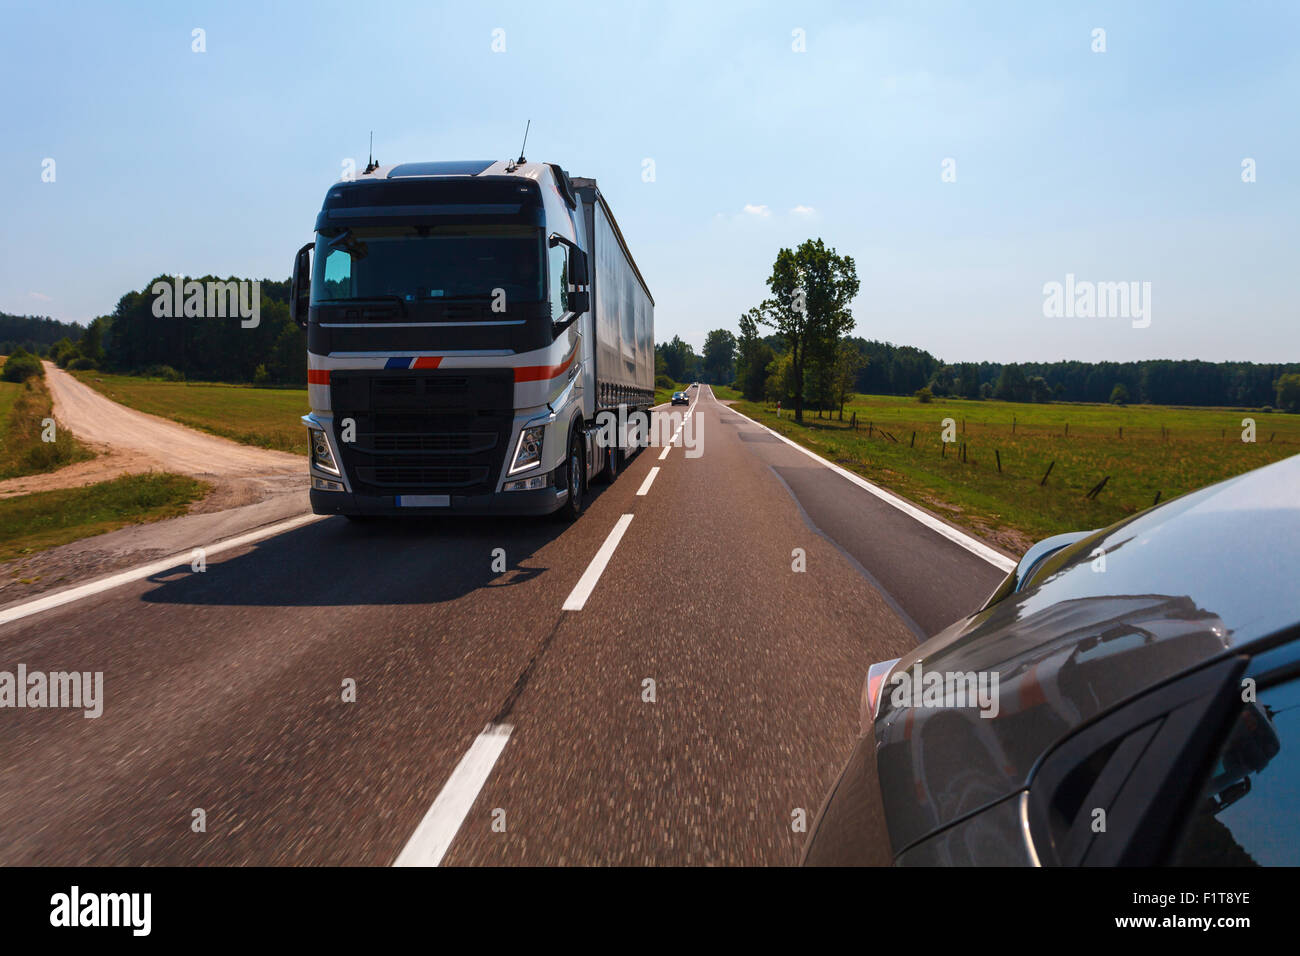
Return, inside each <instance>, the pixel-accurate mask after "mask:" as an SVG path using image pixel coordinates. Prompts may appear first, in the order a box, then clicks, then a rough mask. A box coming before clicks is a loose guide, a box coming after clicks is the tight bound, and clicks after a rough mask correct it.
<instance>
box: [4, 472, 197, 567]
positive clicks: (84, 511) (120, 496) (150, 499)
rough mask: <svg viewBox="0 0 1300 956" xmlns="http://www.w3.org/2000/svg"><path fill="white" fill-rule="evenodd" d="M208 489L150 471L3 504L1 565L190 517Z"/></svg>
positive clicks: (39, 494)
mask: <svg viewBox="0 0 1300 956" xmlns="http://www.w3.org/2000/svg"><path fill="white" fill-rule="evenodd" d="M208 487H209V486H208V485H207V484H205V483H204V482H202V481H195V480H194V479H193V478H186V477H183V476H181V475H169V474H164V473H157V472H150V473H149V474H147V475H126V476H125V477H122V478H116V479H114V480H113V481H104V482H100V483H99V484H97V485H86V486H85V487H82V488H62V489H59V490H57V491H40V492H37V493H36V494H31V495H21V496H19V497H15V498H3V499H0V561H8V560H10V559H12V558H16V557H20V556H22V555H25V554H31V553H33V552H35V551H41V550H44V549H45V548H53V547H56V546H58V545H60V544H66V543H67V542H69V541H76V540H78V539H80V538H88V537H90V536H92V535H97V534H103V533H105V532H106V531H113V530H116V529H117V528H122V527H125V526H126V525H129V524H140V523H141V522H145V521H159V520H161V519H163V518H172V517H175V516H177V515H182V514H184V513H185V512H186V510H187V509H188V507H189V505H190V503H191V502H193V501H197V500H198V499H199V498H202V497H203V496H204V495H205V494H206V493H207V491H208Z"/></svg>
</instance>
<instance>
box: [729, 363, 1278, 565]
mask: <svg viewBox="0 0 1300 956" xmlns="http://www.w3.org/2000/svg"><path fill="white" fill-rule="evenodd" d="M715 391H717V390H716V389H715ZM719 397H722V396H721V395H719ZM736 408H737V409H738V410H739V411H742V412H744V413H745V414H746V415H749V416H750V417H751V418H756V419H758V420H759V421H761V422H762V423H763V424H765V425H767V426H769V427H771V428H775V429H776V430H778V431H780V432H781V433H782V434H784V435H786V436H787V437H789V438H791V439H793V440H795V441H797V442H799V443H800V444H802V445H804V446H805V447H807V448H809V449H810V450H812V451H815V452H817V453H818V454H819V455H822V456H823V457H825V458H828V459H830V460H831V461H834V462H836V463H837V464H840V465H842V466H843V467H846V468H849V469H851V470H853V471H856V472H858V473H859V474H861V475H863V476H864V477H866V478H869V479H871V480H873V481H876V482H878V483H879V484H882V485H884V486H886V487H888V488H890V489H892V490H894V491H897V492H899V493H900V494H902V495H904V496H905V497H908V498H911V499H912V500H914V501H916V502H918V503H920V504H922V505H924V506H926V507H928V508H930V509H931V510H933V511H935V512H937V513H939V514H941V515H943V516H944V517H946V518H948V519H949V520H951V521H952V522H953V523H955V524H958V525H961V526H964V527H966V528H969V529H970V530H972V531H974V532H976V533H977V534H980V535H982V536H985V537H987V538H990V539H992V540H995V541H997V542H999V543H1001V544H1002V545H1004V546H1005V547H1007V548H1009V549H1011V550H1018V549H1023V548H1024V547H1027V546H1028V544H1029V543H1031V542H1032V541H1034V540H1037V539H1039V538H1042V537H1045V536H1047V535H1050V534H1055V533H1058V532H1062V531H1070V530H1076V529H1079V528H1095V527H1101V526H1104V525H1107V524H1110V523H1111V522H1114V521H1117V520H1119V519H1120V518H1123V517H1124V516H1126V515H1130V514H1133V513H1135V512H1137V511H1141V510H1143V509H1145V508H1147V507H1150V506H1151V504H1152V503H1153V502H1154V500H1155V498H1156V495H1157V493H1158V494H1159V495H1160V498H1161V500H1167V499H1169V498H1172V497H1174V496H1176V495H1180V494H1183V493H1184V492H1188V491H1191V490H1193V489H1195V488H1200V487H1202V486H1204V485H1208V484H1211V483H1213V482H1215V481H1219V480H1221V479H1223V478H1228V477H1231V476H1232V475H1237V474H1241V473H1242V472H1245V471H1249V470H1250V469H1252V468H1257V467H1259V466H1261V465H1265V464H1268V463H1270V462H1273V461H1277V460H1279V459H1281V458H1285V457H1288V456H1290V455H1294V454H1297V453H1300V416H1297V415H1284V414H1279V413H1267V412H1258V411H1250V410H1239V409H1236V410H1234V409H1223V408H1181V407H1166V406H1145V405H1144V406H1115V405H1084V404H1047V405H1030V404H1019V403H1013V402H996V401H966V400H947V399H936V400H935V401H934V402H932V403H929V404H922V403H919V402H918V401H917V400H916V399H913V398H902V397H894V396H857V397H856V398H855V400H854V401H853V402H852V403H850V404H849V405H848V406H846V408H845V411H844V421H843V422H841V421H839V420H835V421H831V420H828V419H824V418H823V419H820V420H819V419H817V417H816V413H815V412H813V413H805V416H804V418H805V420H804V424H803V425H802V426H800V425H796V424H795V423H794V422H793V420H792V419H791V417H790V416H791V414H792V413H791V411H790V410H789V409H785V410H784V411H783V413H782V414H783V416H784V417H782V418H780V419H778V418H777V417H776V413H775V409H774V408H769V407H768V406H766V405H762V404H756V403H753V402H745V401H740V402H738V403H737V404H736ZM854 414H856V416H857V428H856V429H855V428H854V427H853V426H852V424H851V419H852V416H853V415H854ZM1244 418H1252V419H1254V421H1255V426H1256V440H1255V442H1253V443H1248V442H1243V441H1242V430H1243V426H1242V419H1244ZM944 419H952V424H953V429H952V434H951V436H950V437H952V438H954V439H955V440H954V441H953V442H950V443H947V444H945V443H944V442H943V441H942V437H943V429H944ZM913 433H915V437H913ZM963 444H964V445H965V448H964V453H963V448H962V446H963ZM999 459H1000V462H1001V468H1000V470H999ZM1049 467H1050V468H1051V471H1050V474H1048V468H1049ZM1045 474H1047V478H1046V481H1045V482H1044V481H1043V477H1044V475H1045ZM1103 479H1106V483H1105V485H1104V486H1103V487H1102V488H1101V490H1100V491H1098V492H1096V494H1095V495H1094V496H1092V497H1089V492H1090V491H1092V490H1093V489H1094V488H1095V487H1096V486H1097V485H1098V484H1100V483H1101V481H1102V480H1103Z"/></svg>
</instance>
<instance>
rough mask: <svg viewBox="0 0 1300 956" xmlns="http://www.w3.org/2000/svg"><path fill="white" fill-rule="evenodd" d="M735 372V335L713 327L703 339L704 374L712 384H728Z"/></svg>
mask: <svg viewBox="0 0 1300 956" xmlns="http://www.w3.org/2000/svg"><path fill="white" fill-rule="evenodd" d="M735 374H736V336H735V335H733V334H732V333H731V332H729V331H727V330H726V329H714V330H713V331H712V332H710V333H709V334H708V336H707V337H706V338H705V340H704V375H703V378H704V380H705V381H706V382H709V383H710V384H713V385H730V384H731V380H732V379H733V378H735Z"/></svg>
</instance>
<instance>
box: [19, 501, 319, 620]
mask: <svg viewBox="0 0 1300 956" xmlns="http://www.w3.org/2000/svg"><path fill="white" fill-rule="evenodd" d="M324 517H326V516H325V515H315V514H312V515H300V516H299V517H297V518H290V519H289V520H288V521H281V522H280V523H279V524H272V525H267V526H266V527H265V528H259V529H257V530H256V531H250V532H249V533H248V534H241V535H239V536H238V537H235V538H228V539H227V540H225V541H218V542H216V543H215V544H208V545H196V546H195V547H201V548H203V554H204V559H205V560H206V559H207V558H210V557H212V555H214V554H220V553H221V552H222V551H229V550H231V549H232V548H239V547H243V546H244V545H246V544H252V543H253V542H255V541H261V540H263V539H264V538H273V537H275V536H276V535H277V534H284V533H285V532H286V531H292V530H293V529H294V528H301V527H302V526H303V525H305V524H311V523H312V522H313V521H319V520H320V519H321V518H324ZM193 554H194V552H193V551H189V552H187V553H183V554H178V555H175V556H174V557H170V558H164V559H163V560H161V561H155V562H153V563H152V564H145V565H142V566H140V567H138V568H132V569H131V570H129V571H122V572H120V573H118V574H113V575H110V576H109V577H106V578H100V579H99V580H97V581H90V582H88V583H86V584H80V585H78V586H76V587H72V588H68V589H67V590H66V591H56V592H55V593H54V594H47V595H46V596H45V597H41V598H37V599H36V600H35V601H28V602H27V603H26V604H18V605H15V606H14V607H10V608H5V609H4V610H0V624H8V623H9V622H10V621H17V620H20V619H21V618H24V617H30V616H31V615H33V614H40V613H41V612H42V611H48V610H50V609H51V608H56V607H61V606H62V605H64V604H71V603H72V602H73V601H80V600H81V599H82V598H88V597H90V596H91V595H94V594H99V593H101V592H103V591H110V590H112V589H113V588H117V587H121V586H122V585H123V584H130V583H131V582H132V581H139V580H141V579H142V578H147V577H151V576H153V575H155V574H161V573H162V572H163V571H167V570H170V569H171V568H176V567H181V566H185V567H189V565H190V563H191V561H193Z"/></svg>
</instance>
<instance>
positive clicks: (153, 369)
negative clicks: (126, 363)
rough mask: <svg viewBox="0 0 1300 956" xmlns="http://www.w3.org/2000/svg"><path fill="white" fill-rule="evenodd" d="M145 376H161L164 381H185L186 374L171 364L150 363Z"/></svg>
mask: <svg viewBox="0 0 1300 956" xmlns="http://www.w3.org/2000/svg"><path fill="white" fill-rule="evenodd" d="M144 377H145V378H160V379H162V380H163V381H164V382H183V381H185V376H184V375H182V374H181V373H180V372H178V371H176V369H174V368H172V367H171V366H170V365H150V366H149V367H148V368H147V369H145V370H144Z"/></svg>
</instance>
